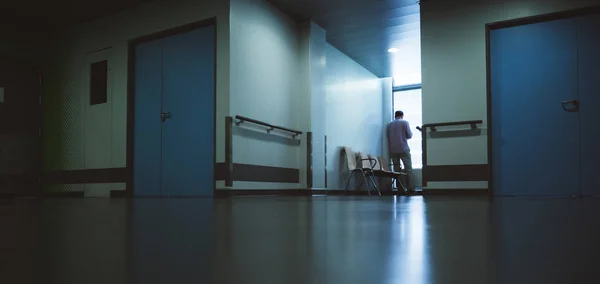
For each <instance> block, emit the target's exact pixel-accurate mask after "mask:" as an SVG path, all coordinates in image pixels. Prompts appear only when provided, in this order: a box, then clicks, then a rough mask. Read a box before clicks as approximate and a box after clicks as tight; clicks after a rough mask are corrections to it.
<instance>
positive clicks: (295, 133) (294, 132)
mask: <svg viewBox="0 0 600 284" xmlns="http://www.w3.org/2000/svg"><path fill="white" fill-rule="evenodd" d="M235 119H236V122H235V124H236V125H240V124H242V123H244V122H248V123H253V124H257V125H261V126H264V127H268V129H267V133H271V131H273V130H275V129H278V130H281V131H285V132H289V133H291V134H292V137H293V138H296V136H298V135H302V131H299V130H294V129H290V128H285V127H281V126H277V125H273V124H270V123H266V122H263V121H260V120H256V119H252V118H248V117H245V116H241V115H236V116H235Z"/></svg>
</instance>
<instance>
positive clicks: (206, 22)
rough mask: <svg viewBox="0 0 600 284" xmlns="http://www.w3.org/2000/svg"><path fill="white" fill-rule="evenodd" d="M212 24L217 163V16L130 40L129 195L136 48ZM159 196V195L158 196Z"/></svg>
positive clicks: (128, 193)
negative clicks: (213, 35)
mask: <svg viewBox="0 0 600 284" xmlns="http://www.w3.org/2000/svg"><path fill="white" fill-rule="evenodd" d="M210 26H212V27H213V28H214V30H215V33H214V34H215V39H214V48H215V53H214V54H215V58H214V63H213V65H214V74H215V76H214V80H215V82H214V85H215V88H214V94H213V96H214V106H213V108H214V121H213V124H214V127H213V132H214V133H213V139H214V140H215V141H214V143H213V165H215V164H216V160H217V157H216V151H217V141H216V140H217V139H216V138H217V56H218V50H217V18H216V17H212V18H209V19H205V20H201V21H197V22H193V23H191V24H186V25H182V26H178V27H175V28H171V29H167V30H163V31H159V32H155V33H152V34H148V35H144V36H141V37H137V38H134V39H131V40H129V42H128V47H127V56H128V57H127V172H128V173H129V174H128V175H127V182H126V187H125V194H126V196H127V197H134V187H135V185H134V184H133V159H134V157H133V152H134V147H135V146H134V145H135V144H134V139H135V135H134V120H135V50H136V47H137V46H138V45H139V44H142V43H146V42H150V41H154V40H158V39H162V38H166V37H169V36H174V35H178V34H181V33H185V32H189V31H193V30H196V29H200V28H205V27H210ZM215 190H216V181H215V179H214V178H213V193H214V192H215ZM157 197H158V196H157Z"/></svg>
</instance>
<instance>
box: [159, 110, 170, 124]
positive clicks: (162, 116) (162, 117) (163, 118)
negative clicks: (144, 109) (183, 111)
mask: <svg viewBox="0 0 600 284" xmlns="http://www.w3.org/2000/svg"><path fill="white" fill-rule="evenodd" d="M169 118H171V113H170V112H163V113H161V114H160V120H161V121H162V122H165V121H166V120H167V119H169Z"/></svg>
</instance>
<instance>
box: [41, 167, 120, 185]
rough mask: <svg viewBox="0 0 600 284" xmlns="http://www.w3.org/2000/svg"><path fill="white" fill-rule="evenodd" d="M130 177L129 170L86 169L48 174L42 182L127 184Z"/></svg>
mask: <svg viewBox="0 0 600 284" xmlns="http://www.w3.org/2000/svg"><path fill="white" fill-rule="evenodd" d="M128 176H129V172H128V170H127V168H106V169H86V170H71V171H55V172H47V173H44V175H43V179H42V181H43V183H45V184H82V183H125V182H127V177H128Z"/></svg>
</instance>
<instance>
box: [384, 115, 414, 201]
mask: <svg viewBox="0 0 600 284" xmlns="http://www.w3.org/2000/svg"><path fill="white" fill-rule="evenodd" d="M386 133H387V139H388V145H389V150H390V156H391V157H390V158H391V160H392V163H393V164H394V171H396V172H399V171H400V170H401V169H402V167H401V166H400V160H402V163H403V164H404V170H405V173H406V175H407V183H408V185H407V190H408V193H409V194H413V193H414V192H415V183H414V180H413V174H412V158H411V155H410V147H409V146H408V140H409V139H411V138H412V136H413V134H412V131H411V130H410V125H409V123H408V121H406V120H404V112H402V111H400V110H399V111H396V113H395V114H394V120H393V121H392V122H390V123H389V124H388V126H387V130H386ZM396 182H398V181H396ZM400 188H401V187H398V191H400Z"/></svg>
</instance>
